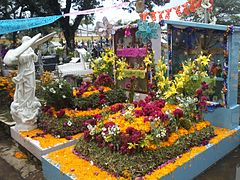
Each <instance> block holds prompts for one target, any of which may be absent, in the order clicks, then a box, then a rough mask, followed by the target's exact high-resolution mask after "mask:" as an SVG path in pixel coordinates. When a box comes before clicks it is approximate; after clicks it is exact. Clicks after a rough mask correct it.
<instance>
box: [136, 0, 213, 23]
mask: <svg viewBox="0 0 240 180" xmlns="http://www.w3.org/2000/svg"><path fill="white" fill-rule="evenodd" d="M202 2H203V0H189V1H188V2H186V3H184V4H181V5H178V6H175V7H172V8H169V9H165V10H163V11H156V12H144V13H141V14H139V16H140V18H141V20H143V21H146V19H147V17H148V16H149V17H150V18H151V19H152V21H161V20H163V19H165V20H168V19H170V15H171V12H173V11H175V13H176V14H177V16H178V17H181V16H182V14H185V15H189V14H190V13H195V12H196V11H197V10H198V9H199V8H200V7H201V6H202ZM208 6H209V7H206V9H207V10H208V12H211V11H212V7H213V0H209V5H208ZM157 17H158V18H157Z"/></svg>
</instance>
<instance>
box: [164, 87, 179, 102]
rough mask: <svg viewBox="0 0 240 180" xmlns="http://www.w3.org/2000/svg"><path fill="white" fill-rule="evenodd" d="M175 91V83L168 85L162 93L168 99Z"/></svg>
mask: <svg viewBox="0 0 240 180" xmlns="http://www.w3.org/2000/svg"><path fill="white" fill-rule="evenodd" d="M176 93H177V89H176V86H175V84H172V86H170V88H169V89H168V91H166V92H165V93H164V97H165V98H166V99H168V98H169V97H171V96H173V95H175V94H176Z"/></svg>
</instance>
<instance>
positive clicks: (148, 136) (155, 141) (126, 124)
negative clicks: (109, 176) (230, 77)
mask: <svg viewBox="0 0 240 180" xmlns="http://www.w3.org/2000/svg"><path fill="white" fill-rule="evenodd" d="M165 103H166V102H165V101H164V100H161V99H160V100H155V101H151V100H150V99H149V98H146V99H145V101H143V100H141V101H139V102H135V103H134V104H127V105H125V108H123V109H121V111H118V112H116V113H115V114H112V115H110V116H102V117H101V118H100V119H99V120H98V121H96V123H95V124H94V126H92V125H91V126H88V127H87V128H88V130H86V131H85V132H84V139H85V140H86V141H88V142H89V141H93V142H96V143H97V145H98V146H99V147H109V148H110V149H111V150H114V151H119V152H121V153H123V154H124V153H130V154H132V153H136V152H138V151H144V149H152V148H153V147H154V148H155V149H156V148H159V147H161V146H170V145H172V144H173V143H174V142H175V141H176V140H177V139H178V138H179V134H180V136H181V135H186V134H189V133H193V132H195V129H194V127H195V124H196V123H191V124H190V126H186V125H185V124H183V123H182V121H184V119H185V118H187V117H188V116H186V117H185V114H184V113H185V112H184V111H183V110H182V109H181V108H180V107H177V108H175V109H174V110H173V111H172V112H170V111H167V110H166V111H165V112H164V111H163V108H164V106H165ZM198 123H200V124H201V120H199V121H198ZM202 123H203V124H205V126H203V127H201V128H197V130H201V129H202V128H205V127H207V126H209V125H210V124H209V123H207V122H204V121H203V122H202ZM191 127H192V128H193V129H191ZM108 128H109V132H108V131H107V130H108ZM112 128H113V129H114V132H115V130H116V132H117V133H116V132H115V133H113V132H112V131H113V129H112ZM110 130H112V131H111V132H110ZM188 131H189V132H188ZM106 135H108V139H107V140H106V137H105V136H106ZM103 136H104V137H103Z"/></svg>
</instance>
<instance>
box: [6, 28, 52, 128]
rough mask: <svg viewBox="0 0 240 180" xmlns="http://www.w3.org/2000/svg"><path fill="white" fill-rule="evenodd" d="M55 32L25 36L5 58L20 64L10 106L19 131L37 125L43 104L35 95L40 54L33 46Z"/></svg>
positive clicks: (10, 63)
mask: <svg viewBox="0 0 240 180" xmlns="http://www.w3.org/2000/svg"><path fill="white" fill-rule="evenodd" d="M55 34H56V32H53V33H50V34H48V35H47V36H44V37H43V38H41V39H39V38H40V36H41V34H40V33H39V34H37V35H35V36H34V37H33V38H30V37H28V36H24V37H23V38H22V44H21V46H19V47H18V48H16V49H10V50H9V51H8V52H7V54H6V55H5V57H4V59H3V61H4V63H5V64H7V65H18V75H17V76H16V77H14V78H13V82H14V83H15V84H16V90H15V94H14V99H13V102H12V103H11V107H10V113H11V115H12V118H13V120H14V121H15V122H16V125H15V129H16V130H18V131H26V130H32V129H35V128H36V127H37V124H36V123H37V115H38V112H39V108H40V107H41V104H40V102H39V100H38V99H37V98H36V97H35V90H36V80H35V65H34V62H37V60H38V56H37V55H36V54H35V52H34V50H33V48H36V47H38V46H39V45H41V44H42V43H44V42H46V41H47V40H49V39H50V38H52V37H53V36H54V35H55Z"/></svg>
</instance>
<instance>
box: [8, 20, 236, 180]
mask: <svg viewBox="0 0 240 180" xmlns="http://www.w3.org/2000/svg"><path fill="white" fill-rule="evenodd" d="M167 23H169V24H170V25H169V26H170V28H171V27H174V25H173V24H174V22H171V21H168V22H167ZM171 23H172V24H171ZM179 25H180V24H179ZM179 25H178V26H177V27H179ZM190 25H191V26H193V27H195V26H197V27H198V25H196V24H195V23H186V26H190ZM138 26H139V27H141V28H139V29H138V30H137V32H136V34H138V36H139V39H141V41H142V42H145V45H142V46H140V47H137V45H136V44H135V45H132V46H131V47H128V46H126V47H121V48H118V49H117V51H116V54H115V53H114V52H113V50H111V49H106V50H105V51H104V52H103V53H102V54H101V57H99V58H96V59H94V60H93V62H92V64H91V67H92V69H93V72H94V76H93V77H92V78H93V81H92V82H82V83H81V84H80V85H79V86H78V87H72V85H71V84H69V83H68V82H67V81H64V80H59V79H52V77H51V75H50V74H49V73H45V74H44V76H43V77H42V78H41V83H40V85H39V87H38V91H37V95H38V97H39V98H40V100H41V103H42V104H43V106H42V109H41V113H40V114H39V117H38V122H37V125H38V129H34V130H30V131H25V132H17V131H16V130H15V129H14V128H12V136H13V137H14V138H15V139H18V142H19V143H20V144H22V145H23V146H25V147H26V148H27V146H29V148H27V149H28V150H29V151H30V152H32V153H33V154H34V155H35V156H36V157H38V158H40V156H41V155H43V154H46V153H49V152H51V153H49V154H47V155H45V156H43V158H42V163H43V170H44V176H45V177H46V178H47V179H54V178H56V177H58V178H57V179H83V178H84V179H86V178H89V179H116V178H119V179H143V178H145V179H158V178H161V177H163V178H166V179H170V178H172V175H176V176H178V177H182V178H184V179H191V178H193V177H195V176H197V175H198V174H199V173H201V172H202V171H203V170H205V169H206V168H208V167H209V166H210V165H212V164H213V163H214V162H216V161H217V160H218V159H220V158H221V157H222V156H224V155H225V154H226V153H228V152H229V151H231V150H232V149H233V148H234V147H236V146H237V145H239V143H240V142H239V141H240V139H239V131H240V130H239V126H238V122H236V121H235V115H234V113H236V115H237V117H239V112H238V109H237V107H238V106H237V105H236V107H235V106H234V107H232V106H231V105H233V103H232V104H231V103H229V101H228V99H227V98H230V100H233V99H234V97H235V96H234V93H235V89H234V86H233V84H232V83H234V82H235V80H236V81H237V79H234V80H233V79H232V78H229V76H232V77H235V76H234V75H233V74H232V73H233V72H234V68H235V67H234V66H233V65H234V60H232V61H231V62H230V61H229V62H228V61H227V62H225V63H224V64H223V65H224V69H223V72H224V73H223V77H220V76H221V73H219V72H220V70H219V69H220V68H219V67H220V65H219V66H218V63H219V62H221V59H220V60H219V61H218V60H217V61H216V62H217V66H216V67H218V68H217V69H216V70H214V71H209V64H211V63H212V64H213V65H211V67H215V66H214V62H215V57H216V56H215V55H211V53H210V54H209V52H204V51H203V52H201V51H199V52H197V53H196V54H195V56H190V55H192V54H193V53H195V51H197V50H191V49H188V51H189V52H190V55H189V56H186V57H184V58H185V59H184V58H181V56H180V55H179V56H178V55H177V53H179V52H178V51H177V48H173V44H171V45H170V46H169V57H170V58H169V64H167V65H166V64H165V63H164V62H163V61H162V60H159V61H158V63H157V64H154V63H153V62H154V59H153V57H154V56H153V54H152V52H151V48H150V43H149V41H150V40H151V39H152V38H155V37H157V34H156V31H157V28H158V25H156V24H153V23H146V22H140V23H138ZM199 26H200V25H199ZM201 26H203V28H209V29H211V25H201ZM214 27H215V26H214ZM151 28H152V29H151ZM224 28H225V30H226V32H229V33H225V35H226V36H224V37H225V39H226V37H227V38H230V37H231V38H230V40H233V39H232V36H234V35H235V33H238V28H235V31H234V32H233V31H231V29H230V28H227V27H225V26H216V27H215V28H213V29H220V30H221V31H223V30H224ZM126 29H127V27H126ZM149 29H150V30H151V31H149ZM181 30H182V31H184V28H181ZM172 31H173V30H171V29H170V30H169V42H172V38H173V36H171V35H173V34H174V33H173V32H172ZM124 32H125V33H126V34H127V32H126V30H125V31H124ZM149 32H150V33H149ZM151 32H152V33H151ZM194 32H195V31H194ZM204 32H205V31H204ZM155 35H156V36H155ZM176 35H178V36H181V32H180V34H179V32H176ZM196 37H198V36H197V35H196ZM144 38H145V40H144ZM200 38H201V36H200ZM235 38H236V39H237V38H238V36H236V37H235ZM177 39H178V38H175V40H177ZM179 39H180V37H179ZM196 39H197V38H196ZM203 39H204V38H203ZM217 42H218V43H219V41H217ZM223 42H225V41H224V40H223ZM230 42H231V41H229V42H228V44H227V45H228V46H227V47H231V46H230ZM203 44H204V43H203ZM235 45H236V46H238V44H237V43H234V46H235ZM194 46H195V45H194ZM118 47H120V46H118ZM181 47H184V46H181ZM224 47H225V46H224ZM131 48H134V49H131ZM236 48H237V47H236ZM237 49H238V48H237ZM213 52H214V51H213ZM224 52H225V56H224V57H225V58H224V60H226V59H228V58H229V57H231V54H235V51H229V53H227V52H226V51H224ZM175 53H176V54H175ZM132 54H133V55H134V56H132ZM136 54H137V55H136ZM226 55H229V56H226ZM235 55H237V54H235ZM173 57H175V58H176V57H177V58H179V59H174V58H173ZM188 57H192V60H188V59H189V58H188ZM217 57H218V56H217ZM129 58H130V59H129ZM131 58H132V59H131ZM131 60H133V61H131ZM138 60H139V63H138ZM175 61H176V62H181V63H179V64H174V63H173V62H175ZM235 61H236V59H235ZM227 65H228V66H227ZM179 67H182V69H179V70H178V69H177V68H179ZM232 68H233V71H232V70H231V69H232ZM129 70H130V71H129ZM140 70H144V73H142V74H143V75H139V74H141V73H139V72H138V71H140ZM150 70H153V71H150ZM209 72H210V73H209ZM211 72H213V73H212V74H211ZM151 73H152V76H153V77H152V78H151V79H150V78H149V74H151ZM139 77H140V78H141V77H144V78H142V79H145V80H146V81H145V82H146V85H145V88H146V91H145V92H147V97H146V98H145V99H144V100H139V101H133V99H134V98H133V97H134V93H135V91H136V90H138V89H140V88H139V87H138V86H137V85H136V84H134V83H135V80H136V78H139ZM127 78H129V79H130V82H128V83H125V84H124V85H122V84H121V83H117V81H119V80H121V79H127ZM220 78H222V81H223V85H222V86H223V88H222V91H223V95H224V96H221V95H219V92H220V91H215V89H216V88H215V86H216V84H217V83H216V82H217V81H218V80H219V79H220ZM151 81H152V83H151ZM140 85H141V84H140ZM120 87H122V88H124V89H125V90H127V91H129V94H130V95H129V96H128V99H127V97H126V92H125V90H123V89H121V88H120ZM231 88H233V90H232V91H229V89H231ZM224 90H225V91H224ZM226 90H228V91H226ZM231 93H233V95H232V94H231ZM214 96H215V97H214ZM213 97H214V98H213ZM219 97H223V99H222V101H221V102H220V101H219V102H213V100H218V99H217V98H219ZM226 97H227V98H226ZM126 100H127V101H126ZM209 105H211V106H213V107H214V108H216V107H217V106H220V105H221V106H222V107H220V108H218V109H219V110H220V111H222V110H223V111H228V112H229V113H230V112H231V113H230V116H229V117H230V118H228V119H227V118H226V119H224V118H223V121H224V124H227V125H228V126H227V127H230V128H231V129H232V130H230V129H224V128H219V127H215V126H212V125H211V123H210V122H209V121H207V120H208V119H206V117H207V115H208V114H206V113H205V114H204V112H206V111H207V110H209ZM218 109H214V110H215V111H213V112H216V110H218ZM208 113H209V112H208ZM211 113H212V112H211ZM228 115H229V114H228ZM218 118H222V117H219V116H218ZM210 120H211V122H212V123H213V124H216V121H214V119H210ZM217 120H218V121H219V119H217ZM222 127H225V126H222ZM78 138H79V139H78ZM76 142H77V144H76V145H74V146H71V145H73V144H75V143H76ZM67 146H70V147H67ZM33 147H34V148H35V149H34V148H33ZM64 147H67V148H64ZM217 147H218V148H217ZM36 149H37V151H38V152H37V153H35V152H34V151H35V150H36ZM57 149H60V150H57ZM52 151H55V152H52ZM201 159H203V160H204V161H202V160H201ZM186 166H187V168H185V167H186ZM183 169H187V170H188V173H186V172H184V170H183ZM170 173H171V174H170ZM169 174H170V175H169Z"/></svg>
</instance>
